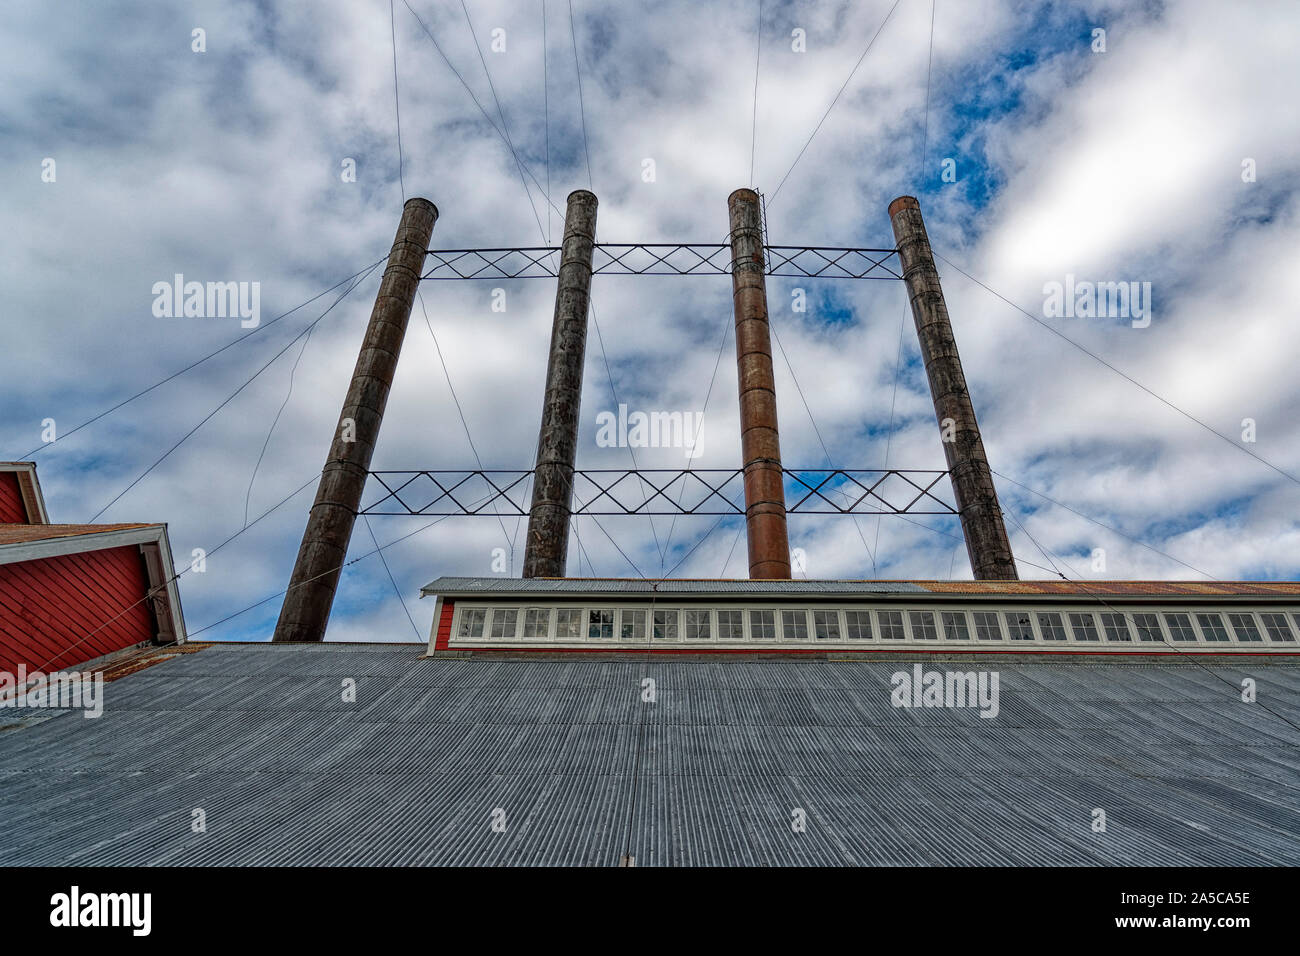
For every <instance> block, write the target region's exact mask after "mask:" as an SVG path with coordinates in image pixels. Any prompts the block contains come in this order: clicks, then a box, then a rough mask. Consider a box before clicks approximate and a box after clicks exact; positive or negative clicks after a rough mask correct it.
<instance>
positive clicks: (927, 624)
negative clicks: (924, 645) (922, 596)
mask: <svg viewBox="0 0 1300 956" xmlns="http://www.w3.org/2000/svg"><path fill="white" fill-rule="evenodd" d="M908 617H909V618H910V619H911V621H912V636H913V637H914V638H916V639H917V640H918V641H937V640H938V639H939V632H938V630H937V629H936V628H935V626H934V612H933V611H912V612H910V613H909V614H908Z"/></svg>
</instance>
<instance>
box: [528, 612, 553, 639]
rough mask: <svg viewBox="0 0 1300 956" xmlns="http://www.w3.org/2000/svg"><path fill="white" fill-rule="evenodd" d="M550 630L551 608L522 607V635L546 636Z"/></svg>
mask: <svg viewBox="0 0 1300 956" xmlns="http://www.w3.org/2000/svg"><path fill="white" fill-rule="evenodd" d="M550 630H551V609H550V608H549V607H530V608H525V609H524V637H532V638H538V637H542V638H544V637H548V636H550Z"/></svg>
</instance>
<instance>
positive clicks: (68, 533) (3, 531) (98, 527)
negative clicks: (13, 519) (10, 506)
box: [0, 524, 162, 545]
mask: <svg viewBox="0 0 1300 956" xmlns="http://www.w3.org/2000/svg"><path fill="white" fill-rule="evenodd" d="M160 527H162V525H153V524H0V545H6V544H30V543H31V542H33V541H45V540H48V539H50V538H71V537H77V536H79V535H85V534H102V533H104V532H107V531H131V530H133V529H135V528H160Z"/></svg>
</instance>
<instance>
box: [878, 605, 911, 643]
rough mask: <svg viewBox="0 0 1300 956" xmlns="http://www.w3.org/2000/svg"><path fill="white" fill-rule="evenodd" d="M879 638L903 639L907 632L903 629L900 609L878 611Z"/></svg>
mask: <svg viewBox="0 0 1300 956" xmlns="http://www.w3.org/2000/svg"><path fill="white" fill-rule="evenodd" d="M879 614H880V639H881V640H882V641H905V640H907V634H906V632H905V631H904V630H903V612H902V611H880V612H879Z"/></svg>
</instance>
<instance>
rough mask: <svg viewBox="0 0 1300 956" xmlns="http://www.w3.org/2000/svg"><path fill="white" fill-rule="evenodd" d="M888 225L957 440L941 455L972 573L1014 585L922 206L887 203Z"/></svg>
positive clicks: (937, 409)
mask: <svg viewBox="0 0 1300 956" xmlns="http://www.w3.org/2000/svg"><path fill="white" fill-rule="evenodd" d="M889 219H890V221H891V222H892V223H893V226H894V241H895V242H896V243H897V244H898V258H899V261H900V262H901V263H902V267H903V281H904V283H906V285H907V294H908V298H909V299H910V300H911V303H912V318H913V319H914V320H915V322H916V334H917V337H918V338H919V339H920V341H921V356H922V358H923V359H924V360H925V374H926V375H927V376H928V377H929V379H930V395H931V397H932V398H933V399H934V413H935V415H936V417H937V418H938V419H939V428H940V429H941V431H943V432H947V433H949V434H951V435H952V440H951V441H949V440H947V439H945V440H944V442H943V452H944V455H945V456H946V457H947V459H948V472H949V476H950V477H951V479H952V488H953V493H954V495H955V496H956V498H957V511H958V514H959V515H960V516H961V530H962V534H963V535H964V536H965V538H966V551H967V553H968V554H969V555H970V565H971V570H972V571H973V572H974V573H975V579H976V580H977V581H1015V580H1017V578H1018V575H1017V574H1016V562H1015V558H1014V557H1013V556H1012V554H1011V544H1010V542H1009V541H1008V540H1007V529H1006V527H1005V526H1004V525H1003V523H1002V509H1001V507H1000V506H999V505H998V493H997V489H996V488H994V486H993V474H992V472H990V470H989V462H988V458H987V457H986V456H985V454H984V441H983V439H981V438H980V428H979V423H978V422H977V421H976V420H975V408H974V406H972V405H971V400H970V392H969V391H968V390H967V388H966V376H965V375H964V374H963V373H962V369H961V357H960V356H959V355H958V354H957V342H956V340H955V339H954V338H953V334H952V323H951V322H950V321H949V319H948V306H947V305H946V304H945V303H944V301H943V290H942V289H941V288H940V287H939V272H938V270H937V269H935V266H934V253H933V252H932V251H931V249H930V239H929V237H928V236H927V235H926V233H925V223H924V222H923V221H922V220H921V204H920V203H918V202H917V201H916V199H915V198H914V197H912V196H900V197H899V198H898V199H895V200H894V201H893V202H892V203H890V204H889Z"/></svg>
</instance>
